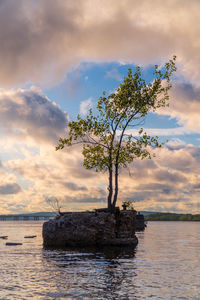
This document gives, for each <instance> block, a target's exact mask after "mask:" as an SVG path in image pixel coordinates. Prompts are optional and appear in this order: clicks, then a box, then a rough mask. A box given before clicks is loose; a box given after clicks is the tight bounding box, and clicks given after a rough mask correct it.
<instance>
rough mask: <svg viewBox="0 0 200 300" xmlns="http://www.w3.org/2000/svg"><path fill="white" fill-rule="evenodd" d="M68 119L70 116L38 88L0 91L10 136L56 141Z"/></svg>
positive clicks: (1, 118) (1, 119) (0, 120)
mask: <svg viewBox="0 0 200 300" xmlns="http://www.w3.org/2000/svg"><path fill="white" fill-rule="evenodd" d="M67 120H68V117H67V114H66V113H64V112H63V111H62V110H61V109H60V107H59V106H58V105H57V104H55V103H54V102H52V101H50V100H49V99H48V98H47V97H46V96H45V95H44V94H42V92H41V91H40V90H38V89H37V88H34V87H33V88H30V89H27V90H24V89H17V90H4V89H0V126H1V129H2V130H4V131H5V132H6V133H7V134H12V135H15V136H18V137H19V138H20V137H21V138H23V139H24V138H31V139H34V140H36V141H40V142H42V141H49V142H52V141H54V142H56V141H57V140H58V137H59V136H60V134H63V133H64V131H65V127H66V124H67Z"/></svg>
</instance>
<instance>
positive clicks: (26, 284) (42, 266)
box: [0, 221, 200, 300]
mask: <svg viewBox="0 0 200 300" xmlns="http://www.w3.org/2000/svg"><path fill="white" fill-rule="evenodd" d="M41 230H42V222H40V221H22V222H20V221H13V222H8V221H5V222H0V235H8V240H7V241H8V242H22V243H23V245H22V246H5V243H6V240H1V239H0V299H3V300H9V299H11V300H14V299H19V300H23V299H37V300H39V299H45V300H46V299H153V300H154V299H198V300H199V299H200V223H198V222H197V223H195V222H149V223H148V227H147V229H146V230H145V232H141V233H137V236H138V239H139V245H138V247H137V248H136V250H135V251H133V250H132V249H115V250H114V249H107V251H105V250H104V251H103V250H101V251H100V250H98V249H96V250H95V249H92V250H91V249H88V250H82V251H80V250H79V251H78V250H71V249H68V250H45V249H43V247H42V236H41ZM25 235H37V237H36V238H35V239H24V236H25Z"/></svg>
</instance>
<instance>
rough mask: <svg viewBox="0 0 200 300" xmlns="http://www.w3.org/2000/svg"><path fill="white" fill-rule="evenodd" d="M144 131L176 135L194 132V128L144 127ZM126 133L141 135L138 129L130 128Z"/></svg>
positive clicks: (150, 133)
mask: <svg viewBox="0 0 200 300" xmlns="http://www.w3.org/2000/svg"><path fill="white" fill-rule="evenodd" d="M166 114H167V115H168V113H167V112H166ZM143 131H144V132H146V133H147V134H148V135H151V136H174V135H185V134H191V133H193V131H192V129H187V128H185V127H175V128H143ZM118 133H119V132H118ZM126 134H132V135H133V136H139V133H138V130H137V129H128V130H126Z"/></svg>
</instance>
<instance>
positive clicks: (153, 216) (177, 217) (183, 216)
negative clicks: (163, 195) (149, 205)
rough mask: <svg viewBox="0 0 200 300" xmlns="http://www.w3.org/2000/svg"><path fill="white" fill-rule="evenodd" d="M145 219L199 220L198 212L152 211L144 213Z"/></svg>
mask: <svg viewBox="0 0 200 300" xmlns="http://www.w3.org/2000/svg"><path fill="white" fill-rule="evenodd" d="M145 221H200V214H198V215H192V214H175V213H154V214H150V215H146V216H145Z"/></svg>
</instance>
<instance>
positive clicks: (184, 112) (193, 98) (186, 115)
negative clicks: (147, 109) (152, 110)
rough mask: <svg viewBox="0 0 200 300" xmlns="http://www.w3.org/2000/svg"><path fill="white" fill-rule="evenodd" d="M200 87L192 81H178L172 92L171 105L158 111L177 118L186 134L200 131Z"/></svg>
mask: <svg viewBox="0 0 200 300" xmlns="http://www.w3.org/2000/svg"><path fill="white" fill-rule="evenodd" d="M199 111H200V88H199V87H197V86H195V85H194V84H191V83H180V82H176V84H175V85H174V86H173V88H172V90H171V92H170V105H169V107H168V108H164V109H160V110H159V111H158V113H160V114H163V115H169V116H171V117H172V118H176V119H177V121H178V123H179V124H180V125H184V128H183V127H179V130H180V129H181V128H182V129H181V130H183V133H184V134H187V133H192V131H193V132H197V133H199V131H200V116H199Z"/></svg>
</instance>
